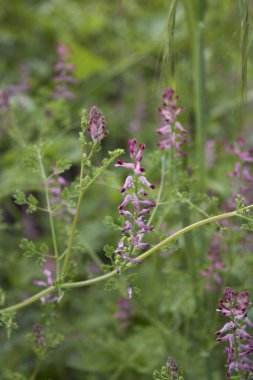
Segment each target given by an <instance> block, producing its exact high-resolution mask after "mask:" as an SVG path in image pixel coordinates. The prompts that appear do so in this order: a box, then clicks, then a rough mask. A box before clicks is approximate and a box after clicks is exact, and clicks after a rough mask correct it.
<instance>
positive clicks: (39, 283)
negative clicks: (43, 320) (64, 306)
mask: <svg viewBox="0 0 253 380" xmlns="http://www.w3.org/2000/svg"><path fill="white" fill-rule="evenodd" d="M43 273H44V275H45V277H46V279H45V281H41V280H34V281H33V283H34V285H37V286H41V287H43V288H47V287H49V286H52V285H53V284H54V279H53V274H52V271H51V270H49V269H47V268H45V269H44V270H43ZM40 300H41V302H42V303H45V302H60V297H59V296H58V297H57V296H55V295H53V294H47V295H45V296H44V297H41V299H40Z"/></svg>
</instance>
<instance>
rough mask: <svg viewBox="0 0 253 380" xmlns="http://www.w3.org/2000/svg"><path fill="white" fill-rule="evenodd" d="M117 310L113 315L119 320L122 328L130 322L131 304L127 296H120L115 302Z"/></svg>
mask: <svg viewBox="0 0 253 380" xmlns="http://www.w3.org/2000/svg"><path fill="white" fill-rule="evenodd" d="M117 306H118V310H117V311H116V313H114V317H115V318H116V319H117V321H118V322H119V326H120V328H122V329H126V328H127V327H129V326H130V325H131V322H132V305H131V303H130V301H129V300H128V299H127V298H120V299H119V300H118V302H117Z"/></svg>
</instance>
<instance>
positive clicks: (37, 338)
mask: <svg viewBox="0 0 253 380" xmlns="http://www.w3.org/2000/svg"><path fill="white" fill-rule="evenodd" d="M33 333H34V344H35V345H36V346H39V347H43V348H46V347H47V343H46V339H45V336H44V332H43V329H42V326H41V325H40V324H39V323H36V324H35V325H34V326H33Z"/></svg>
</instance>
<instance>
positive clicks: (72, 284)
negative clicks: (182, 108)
mask: <svg viewBox="0 0 253 380" xmlns="http://www.w3.org/2000/svg"><path fill="white" fill-rule="evenodd" d="M251 208H253V204H252V205H249V206H247V207H244V208H243V209H241V210H240V212H238V211H237V210H236V211H232V212H228V213H225V214H220V215H216V216H212V217H211V218H207V219H203V220H201V221H199V222H196V223H193V224H191V225H190V226H187V227H185V228H183V229H181V230H180V231H178V232H175V233H174V234H173V235H171V236H169V237H168V238H166V239H164V240H163V241H161V242H160V243H158V244H157V245H155V246H154V247H152V248H150V249H149V250H148V251H147V252H145V253H143V254H141V255H139V256H138V257H137V259H138V260H141V261H144V260H145V259H146V258H147V257H149V256H150V255H152V254H153V253H155V252H157V251H159V250H161V249H162V248H164V247H165V246H166V245H168V244H169V243H170V242H171V241H173V240H175V239H177V238H179V237H180V236H182V235H184V234H185V233H187V232H189V231H192V230H194V229H195V228H198V227H201V226H204V225H205V224H209V223H212V222H215V221H217V220H221V219H226V218H231V217H233V216H239V217H244V215H242V214H241V213H242V212H243V211H245V210H249V209H251ZM134 265H135V264H132V263H130V264H129V265H128V267H132V266H134ZM115 274H117V271H116V270H113V271H111V272H109V273H106V274H104V275H102V276H99V277H96V278H93V279H90V280H85V281H78V282H67V283H63V284H62V285H61V288H62V289H71V288H80V287H83V286H88V285H92V284H96V283H98V282H101V281H104V280H106V279H108V278H110V277H112V276H114V275H115ZM55 290H57V287H56V286H50V287H49V288H47V289H45V290H43V291H41V292H39V293H37V294H35V295H34V296H32V297H30V298H27V299H26V300H25V301H22V302H19V303H17V304H15V305H13V306H9V307H7V308H4V309H0V314H1V313H4V312H9V311H15V310H18V309H21V308H23V307H25V306H27V305H30V304H32V303H33V302H35V301H37V300H39V299H40V298H41V297H43V296H45V295H47V294H50V293H52V292H53V291H55Z"/></svg>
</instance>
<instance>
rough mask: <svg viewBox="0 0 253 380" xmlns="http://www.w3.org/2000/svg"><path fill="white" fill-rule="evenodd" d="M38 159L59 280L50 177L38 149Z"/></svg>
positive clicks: (57, 272) (58, 272)
mask: <svg viewBox="0 0 253 380" xmlns="http://www.w3.org/2000/svg"><path fill="white" fill-rule="evenodd" d="M38 161H39V166H40V173H41V177H42V179H43V182H44V186H45V196H46V204H47V211H48V215H49V223H50V229H51V235H52V240H53V247H54V256H55V262H56V278H57V280H59V277H60V262H59V252H58V246H57V240H56V233H55V227H54V218H53V213H52V209H51V204H50V199H49V190H48V178H47V177H46V173H45V169H44V165H43V161H42V154H41V151H40V150H38Z"/></svg>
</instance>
